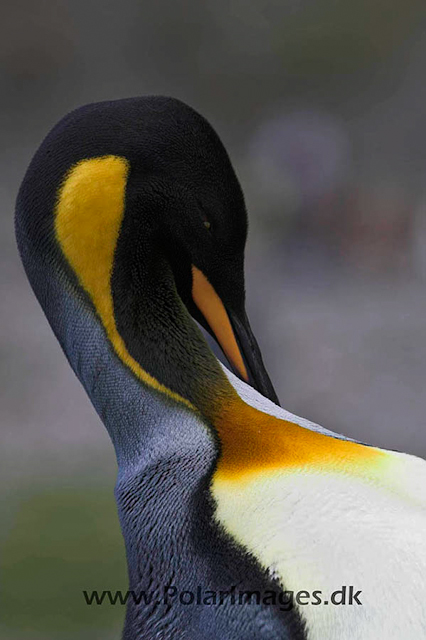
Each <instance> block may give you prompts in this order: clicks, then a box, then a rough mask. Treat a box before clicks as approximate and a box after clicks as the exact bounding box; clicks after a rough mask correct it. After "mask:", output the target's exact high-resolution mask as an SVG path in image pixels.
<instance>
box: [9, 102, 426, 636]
mask: <svg viewBox="0 0 426 640" xmlns="http://www.w3.org/2000/svg"><path fill="white" fill-rule="evenodd" d="M16 234H17V241H18V245H19V250H20V254H21V257H22V261H23V264H24V267H25V270H26V273H27V275H28V278H29V281H30V283H31V286H32V288H33V290H34V292H35V295H36V296H37V298H38V300H39V302H40V304H41V306H42V308H43V310H44V312H45V314H46V316H47V319H48V321H49V323H50V325H51V327H52V329H53V331H54V333H55V335H56V337H57V338H58V340H59V342H60V344H61V346H62V349H63V351H64V353H65V355H66V357H67V358H68V360H69V363H70V365H71V367H72V368H73V370H74V372H75V373H76V375H77V377H78V378H79V380H80V381H81V383H82V385H83V386H84V388H85V390H86V392H87V394H88V395H89V397H90V399H91V401H92V403H93V405H94V407H95V409H96V411H97V412H98V414H99V416H100V417H101V419H102V421H103V423H104V425H105V427H106V428H107V430H108V433H109V435H110V437H111V440H112V442H113V445H114V448H115V452H116V456H117V462H118V476H117V483H116V489H115V495H116V500H117V505H118V514H119V519H120V524H121V528H122V532H123V537H124V542H125V546H126V555H127V563H128V575H129V590H131V593H132V594H133V595H135V594H136V596H138V595H139V598H138V597H129V599H128V601H127V610H126V619H125V625H124V631H123V638H124V639H125V640H154V639H157V640H169V639H170V640H184V639H185V640H378V639H379V638H386V639H387V640H408V639H410V640H414V639H416V640H421V639H425V638H426V495H425V493H426V492H425V487H426V463H425V462H424V461H423V460H421V459H419V458H416V457H414V456H410V455H406V454H403V453H397V452H392V451H386V450H383V449H378V448H376V447H373V446H368V445H366V444H362V443H359V442H356V441H354V440H351V439H349V438H346V437H343V436H341V435H339V434H336V433H333V432H331V431H328V430H326V429H324V428H321V427H319V426H318V425H315V424H312V423H311V422H308V421H307V420H304V419H302V418H298V417H296V416H294V415H292V414H290V413H289V412H287V411H285V410H284V409H282V408H280V406H279V403H278V399H277V396H276V394H275V391H274V388H273V386H272V384H271V381H270V379H269V377H268V374H267V372H266V369H265V367H264V364H263V362H262V358H261V354H260V351H259V347H258V345H257V343H256V340H255V338H254V336H253V333H252V331H251V329H250V325H249V322H248V319H247V316H246V313H245V310H244V305H245V288H244V247H245V242H246V236H247V214H246V208H245V204H244V198H243V194H242V191H241V188H240V185H239V183H238V180H237V177H236V175H235V173H234V170H233V168H232V165H231V162H230V160H229V157H228V155H227V153H226V151H225V149H224V147H223V145H222V143H221V141H220V140H219V138H218V136H217V134H216V133H215V131H214V130H213V129H212V127H211V126H210V125H209V124H208V123H207V122H206V120H205V119H204V118H203V117H202V116H201V115H199V114H198V113H197V112H196V111H194V110H193V109H192V108H190V107H189V106H187V105H185V104H184V103H182V102H180V101H178V100H176V99H172V98H165V97H142V98H134V99H125V100H117V101H111V102H101V103H96V104H90V105H87V106H84V107H81V108H79V109H77V110H75V111H73V112H71V113H70V114H68V115H67V116H65V117H64V118H63V119H62V120H61V121H60V122H59V123H58V124H57V125H56V126H55V127H54V128H53V129H52V131H51V132H50V133H49V134H48V135H47V137H46V139H45V140H44V141H43V143H42V144H41V146H40V148H39V149H38V151H37V152H36V154H35V156H34V158H33V160H32V162H31V164H30V166H29V168H28V170H27V172H26V175H25V178H24V180H23V183H22V186H21V188H20V191H19V194H18V198H17V207H16ZM200 325H201V326H202V327H204V329H205V330H206V331H207V332H209V333H210V334H211V335H212V336H214V338H215V339H216V341H217V342H218V344H219V345H220V346H221V348H222V350H223V352H224V354H225V355H226V358H227V360H228V362H229V369H228V368H226V367H224V366H223V365H221V364H220V362H219V361H218V360H217V359H216V357H215V356H214V354H213V352H212V351H211V349H210V347H209V346H208V343H207V341H206V339H205V337H204V335H203V333H202V331H201V329H200ZM231 369H232V371H231ZM141 594H145V597H142V598H141Z"/></svg>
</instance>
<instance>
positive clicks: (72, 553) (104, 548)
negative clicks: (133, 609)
mask: <svg viewBox="0 0 426 640" xmlns="http://www.w3.org/2000/svg"><path fill="white" fill-rule="evenodd" d="M87 483H88V485H90V476H89V477H88V478H87ZM55 484H56V483H55V482H52V483H51V484H47V485H45V486H38V487H37V489H34V488H30V487H27V489H26V492H25V493H26V494H27V495H25V496H24V495H22V496H18V495H14V496H10V497H9V501H10V505H9V506H10V507H12V504H13V509H14V511H15V513H14V515H13V517H12V518H11V526H10V529H9V531H8V534H7V536H6V539H5V540H4V542H3V545H2V551H1V553H2V588H1V592H0V611H1V612H2V615H1V624H0V635H1V637H2V638H18V637H19V638H23V639H25V638H33V639H38V638H40V639H42V638H43V639H45V638H63V639H64V640H67V639H68V638H69V639H71V638H81V639H82V640H84V639H85V638H87V639H89V638H100V637H102V638H114V637H119V635H120V632H121V627H122V623H123V617H124V607H122V606H119V605H117V606H111V605H110V604H107V603H105V604H102V605H96V604H93V605H91V606H88V605H87V604H86V602H85V600H84V596H83V593H82V590H83V589H84V590H86V591H89V592H90V591H92V590H94V589H97V590H100V591H102V590H104V589H110V590H112V591H116V590H118V589H122V590H125V589H126V588H127V575H126V564H125V555H124V547H123V541H122V536H121V532H120V529H119V525H118V519H117V514H116V506H115V502H114V497H113V493H112V489H111V488H109V489H107V488H95V489H93V490H92V489H90V488H87V489H86V488H76V487H73V486H71V487H69V488H67V487H61V488H57V487H56V486H55ZM2 629H3V633H2V632H1V630H2Z"/></svg>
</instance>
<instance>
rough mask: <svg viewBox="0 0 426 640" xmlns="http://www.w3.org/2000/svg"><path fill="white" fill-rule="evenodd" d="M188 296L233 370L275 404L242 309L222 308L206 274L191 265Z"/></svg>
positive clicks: (258, 351) (275, 396)
mask: <svg viewBox="0 0 426 640" xmlns="http://www.w3.org/2000/svg"><path fill="white" fill-rule="evenodd" d="M192 298H193V300H194V303H195V305H196V306H197V308H198V310H199V311H200V313H201V314H202V316H203V318H204V319H205V321H206V322H207V325H208V327H209V329H210V332H211V333H212V334H213V336H214V337H215V339H216V340H217V342H218V344H219V345H220V347H221V349H222V351H223V352H224V354H225V356H226V357H227V359H228V362H229V363H230V364H231V366H232V368H233V369H234V372H235V373H236V374H237V375H238V376H239V377H240V378H241V379H242V380H244V381H245V382H248V384H250V385H251V386H252V387H254V389H256V390H257V391H259V393H261V394H262V395H263V396H265V397H266V398H269V400H272V402H275V404H278V405H279V400H278V397H277V394H276V393H275V390H274V387H273V386H272V383H271V380H270V379H269V376H268V373H267V371H266V369H265V365H264V364H263V360H262V355H261V353H260V349H259V346H258V344H257V341H256V338H255V337H254V335H253V332H252V330H251V328H250V323H249V321H248V318H247V315H246V312H245V310H244V309H242V311H239V312H235V311H233V310H231V309H228V310H227V309H226V308H225V306H224V304H223V302H222V300H221V299H220V298H219V296H218V294H217V293H216V291H215V290H214V288H213V286H212V285H211V284H210V282H209V281H208V280H207V278H206V276H205V275H204V273H203V272H202V271H200V270H199V269H198V268H197V267H195V266H194V265H193V266H192Z"/></svg>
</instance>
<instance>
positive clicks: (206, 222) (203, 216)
mask: <svg viewBox="0 0 426 640" xmlns="http://www.w3.org/2000/svg"><path fill="white" fill-rule="evenodd" d="M201 220H202V221H203V225H204V226H205V228H206V229H208V230H209V231H210V230H211V228H212V223H211V222H210V220H209V219H208V217H207V216H206V214H205V213H203V212H202V213H201Z"/></svg>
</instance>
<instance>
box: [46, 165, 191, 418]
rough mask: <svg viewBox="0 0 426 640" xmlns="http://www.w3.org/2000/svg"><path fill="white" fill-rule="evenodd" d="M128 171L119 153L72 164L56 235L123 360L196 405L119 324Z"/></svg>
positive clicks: (157, 385) (57, 213)
mask: <svg viewBox="0 0 426 640" xmlns="http://www.w3.org/2000/svg"><path fill="white" fill-rule="evenodd" d="M128 172H129V163H128V161H127V160H126V159H125V158H122V157H119V156H102V157H99V158H90V159H87V160H82V161H81V162H79V163H77V164H76V165H75V166H74V167H72V168H71V170H70V171H69V172H68V174H67V175H66V176H65V179H64V181H63V184H62V186H61V188H60V191H59V194H58V200H57V203H56V208H55V232H56V238H57V240H58V243H59V245H60V247H61V249H62V252H63V254H64V256H65V257H66V259H67V261H68V263H69V264H70V266H71V268H72V269H73V271H74V272H75V274H76V276H77V278H78V280H79V282H80V284H81V286H82V287H83V289H84V290H85V291H86V293H88V295H89V296H90V298H91V300H92V302H93V305H94V307H95V309H96V312H97V314H98V316H99V318H100V320H101V322H102V324H103V326H104V329H105V331H106V334H107V337H108V339H109V341H110V343H111V344H112V346H113V348H114V350H115V352H116V354H117V355H118V357H119V358H120V360H121V361H122V362H123V363H124V364H126V365H127V366H128V367H129V368H130V369H131V370H132V371H133V373H134V374H135V375H136V376H137V377H138V378H139V379H140V380H142V381H143V382H145V383H146V384H148V385H149V386H151V387H154V388H155V389H157V390H159V391H162V392H163V393H166V394H167V395H168V396H169V397H171V398H173V399H174V400H177V401H178V402H182V403H183V404H185V405H187V406H188V407H190V408H191V409H193V410H195V411H196V409H195V407H194V406H193V405H192V404H191V403H190V402H189V401H188V400H186V399H185V398H183V397H182V396H180V395H179V394H177V393H174V392H173V391H171V390H170V389H168V388H167V387H165V386H164V385H162V384H161V383H160V382H159V381H158V380H156V379H155V378H154V377H153V376H151V375H149V374H148V373H147V372H146V371H145V370H144V369H143V368H142V367H141V366H140V364H139V363H138V362H136V360H134V358H132V356H131V355H130V354H129V352H128V351H127V348H126V346H125V344H124V341H123V339H122V338H121V336H120V334H119V333H118V330H117V327H116V323H115V318H114V309H113V300H112V292H111V275H112V269H113V263H114V252H115V247H116V244H117V240H118V236H119V233H120V227H121V223H122V220H123V216H124V209H125V193H126V184H127V176H128Z"/></svg>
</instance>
